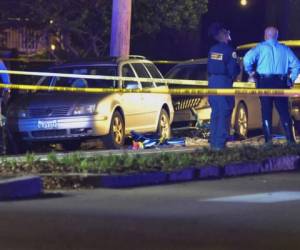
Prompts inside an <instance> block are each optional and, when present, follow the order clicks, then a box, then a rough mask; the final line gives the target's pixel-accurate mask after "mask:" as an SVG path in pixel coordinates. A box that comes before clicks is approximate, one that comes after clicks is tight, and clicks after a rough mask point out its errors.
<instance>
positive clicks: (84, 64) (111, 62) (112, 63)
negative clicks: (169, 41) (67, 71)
mask: <svg viewBox="0 0 300 250" xmlns="http://www.w3.org/2000/svg"><path fill="white" fill-rule="evenodd" d="M122 62H128V63H152V62H151V61H150V60H147V59H145V58H141V57H137V56H133V57H129V58H128V57H125V58H111V59H108V60H105V61H98V62H75V63H64V64H60V65H55V66H53V67H51V68H50V69H53V70H55V69H61V68H71V67H92V66H115V67H116V66H118V65H119V64H120V63H122Z"/></svg>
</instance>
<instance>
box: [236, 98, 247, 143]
mask: <svg viewBox="0 0 300 250" xmlns="http://www.w3.org/2000/svg"><path fill="white" fill-rule="evenodd" d="M234 130H235V133H236V135H237V137H238V138H239V139H246V138H247V135H248V112H247V108H246V106H245V105H244V104H243V103H240V104H239V105H238V107H237V110H236V115H235V124H234Z"/></svg>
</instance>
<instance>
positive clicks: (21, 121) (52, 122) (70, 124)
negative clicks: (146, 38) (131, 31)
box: [8, 56, 174, 150]
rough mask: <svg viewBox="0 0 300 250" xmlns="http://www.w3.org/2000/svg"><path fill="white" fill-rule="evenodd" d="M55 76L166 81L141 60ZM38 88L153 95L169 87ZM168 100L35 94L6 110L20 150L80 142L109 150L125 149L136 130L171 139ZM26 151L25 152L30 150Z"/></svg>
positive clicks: (52, 81)
mask: <svg viewBox="0 0 300 250" xmlns="http://www.w3.org/2000/svg"><path fill="white" fill-rule="evenodd" d="M50 71H51V72H55V73H70V74H73V73H74V74H83V75H95V76H97V75H106V76H124V77H135V78H137V77H142V78H149V79H152V78H163V77H162V75H161V73H160V72H159V71H158V69H157V68H156V66H155V65H154V64H153V63H152V62H151V61H149V60H146V59H145V58H142V57H136V56H135V57H130V58H129V59H121V58H119V59H111V60H108V61H105V62H96V63H76V64H65V65H61V66H57V67H54V68H51V69H50ZM37 85H42V86H63V87H78V88H81V87H87V88H108V89H114V88H123V89H149V88H150V89H151V88H162V89H165V88H168V87H167V85H166V84H161V83H156V82H155V81H153V82H140V81H139V80H137V81H132V82H131V81H113V80H92V79H79V78H64V77H42V78H41V79H40V80H39V82H38V83H37ZM173 114H174V110H173V106H172V100H171V96H170V95H169V94H151V93H109V94H107V93H95V94H90V93H84V92H81V93H78V92H77V93H76V92H54V91H35V92H29V93H25V94H24V93H23V94H20V95H18V96H17V97H15V98H14V101H13V102H11V104H10V105H9V107H8V121H9V127H10V129H11V130H12V134H13V135H15V138H19V139H20V141H21V142H20V145H21V144H22V145H26V147H27V146H28V144H29V143H30V144H32V143H35V142H43V143H61V144H62V145H63V147H64V148H65V149H67V150H73V149H77V148H78V147H79V146H80V144H81V142H83V141H85V140H88V139H91V138H100V139H102V141H103V143H104V145H105V146H106V147H107V148H114V149H117V148H121V147H122V146H123V144H124V140H125V137H126V136H128V135H129V134H130V131H132V130H134V131H136V132H140V133H146V132H157V133H159V134H160V135H162V136H164V137H166V138H168V137H169V136H170V133H171V132H170V124H171V122H172V120H173ZM26 147H25V148H26Z"/></svg>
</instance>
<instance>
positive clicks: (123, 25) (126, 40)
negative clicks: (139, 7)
mask: <svg viewBox="0 0 300 250" xmlns="http://www.w3.org/2000/svg"><path fill="white" fill-rule="evenodd" d="M131 9H132V0H113V11H112V25H111V40H110V55H111V56H114V57H119V56H121V57H126V56H128V55H129V53H130V30H131Z"/></svg>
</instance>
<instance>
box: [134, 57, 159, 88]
mask: <svg viewBox="0 0 300 250" xmlns="http://www.w3.org/2000/svg"><path fill="white" fill-rule="evenodd" d="M132 66H133V68H134V70H135V72H136V73H137V75H138V77H141V78H151V76H150V75H149V73H148V71H147V70H146V68H145V66H144V65H143V64H142V63H132ZM141 84H142V87H143V88H153V87H154V85H153V82H141Z"/></svg>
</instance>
